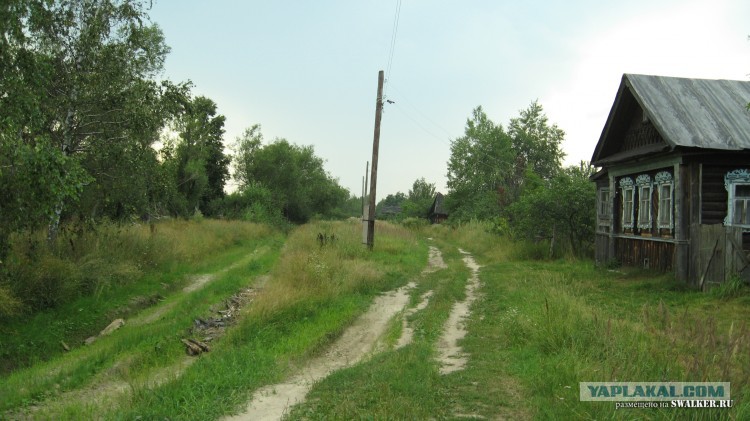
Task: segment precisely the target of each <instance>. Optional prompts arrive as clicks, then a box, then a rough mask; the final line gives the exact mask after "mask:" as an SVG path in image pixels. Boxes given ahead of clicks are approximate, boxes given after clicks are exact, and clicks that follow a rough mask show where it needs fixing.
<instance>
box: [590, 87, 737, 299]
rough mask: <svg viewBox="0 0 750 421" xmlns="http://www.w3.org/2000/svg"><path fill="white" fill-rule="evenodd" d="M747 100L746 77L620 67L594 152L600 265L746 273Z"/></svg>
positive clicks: (681, 273) (715, 274) (690, 275)
mask: <svg viewBox="0 0 750 421" xmlns="http://www.w3.org/2000/svg"><path fill="white" fill-rule="evenodd" d="M749 102H750V82H745V81H732V80H704V79H683V78H674V77H661V76H645V75H634V74H625V75H623V77H622V82H621V83H620V88H619V89H618V91H617V96H616V97H615V101H614V104H613V105H612V109H611V111H610V113H609V117H608V118H607V121H606V124H605V125H604V130H603V131H602V135H601V137H600V138H599V143H598V144H597V145H596V149H595V150H594V154H593V156H592V158H591V163H592V164H593V165H595V166H597V167H601V170H600V171H599V172H598V173H596V174H595V175H594V176H592V179H593V181H594V182H595V183H596V186H597V227H596V261H597V263H599V264H605V263H608V262H610V261H618V262H620V263H622V264H625V265H631V266H644V267H650V268H656V269H660V270H664V271H668V270H673V271H674V273H675V276H676V278H677V279H680V280H684V281H687V282H688V283H690V284H691V285H693V286H696V287H699V288H705V287H706V286H708V285H709V284H711V283H718V282H723V281H724V280H726V279H728V278H729V277H731V276H734V275H735V274H737V273H740V274H741V275H742V276H743V277H745V278H747V277H748V275H749V274H750V268H749V267H748V263H749V262H748V250H750V112H749V111H748V109H747V105H748V103H749Z"/></svg>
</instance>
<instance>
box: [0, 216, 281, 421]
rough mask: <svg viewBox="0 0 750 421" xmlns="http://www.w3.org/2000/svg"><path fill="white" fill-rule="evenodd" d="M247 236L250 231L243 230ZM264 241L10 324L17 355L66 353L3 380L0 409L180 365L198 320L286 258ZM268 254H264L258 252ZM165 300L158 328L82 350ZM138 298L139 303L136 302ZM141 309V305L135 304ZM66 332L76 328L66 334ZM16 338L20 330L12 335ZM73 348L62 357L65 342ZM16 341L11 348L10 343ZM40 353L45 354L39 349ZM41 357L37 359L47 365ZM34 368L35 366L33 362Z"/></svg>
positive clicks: (270, 237)
mask: <svg viewBox="0 0 750 421" xmlns="http://www.w3.org/2000/svg"><path fill="white" fill-rule="evenodd" d="M236 229H237V231H238V232H243V227H242V226H237V227H236ZM244 232H245V233H248V232H255V233H257V234H259V235H257V236H254V237H249V238H246V239H245V240H243V241H239V242H238V243H237V244H236V245H234V246H232V247H229V248H227V249H225V250H224V251H222V250H217V251H216V252H214V253H213V254H208V255H206V256H205V257H204V258H203V259H201V260H200V261H195V262H185V263H183V264H181V265H175V266H172V267H171V268H170V270H169V271H167V272H165V273H154V274H151V275H147V276H146V277H144V278H143V279H141V280H140V281H138V282H133V283H130V284H126V285H121V286H119V287H117V288H112V289H111V290H110V291H109V292H108V293H106V294H102V295H100V296H98V297H95V296H88V297H83V298H81V299H79V300H77V301H74V302H72V303H69V304H66V305H63V306H60V307H58V308H56V309H54V310H50V311H48V312H45V313H40V314H37V315H34V316H32V318H31V320H29V321H28V322H26V323H23V322H22V321H19V322H17V323H16V324H10V325H5V328H6V329H9V326H10V328H14V327H15V332H16V333H15V335H13V334H11V335H10V336H7V337H8V338H10V339H11V340H9V341H8V342H6V343H4V345H3V347H4V349H7V348H11V346H12V345H13V344H21V345H17V346H16V347H15V349H13V348H11V351H12V352H17V353H21V352H23V351H24V349H23V346H22V345H24V344H28V346H31V345H30V344H32V343H34V344H40V343H41V344H44V343H48V344H49V346H50V347H55V349H56V350H57V349H60V351H57V352H54V353H50V354H51V355H49V354H41V355H42V356H44V357H46V358H48V359H49V361H45V362H42V361H38V362H36V363H35V364H33V365H32V366H31V367H28V368H20V369H17V370H15V371H13V372H12V373H10V374H8V375H5V376H4V377H3V379H2V382H0V395H1V396H3V399H2V400H0V411H5V410H8V409H12V408H19V407H23V406H29V405H34V404H36V403H39V402H44V401H46V400H47V399H48V398H50V397H52V400H54V399H55V397H56V396H57V394H58V393H62V392H66V391H70V390H75V389H78V388H81V387H82V386H85V385H88V384H92V382H93V383H96V382H97V381H100V380H105V381H106V380H109V379H110V378H113V379H119V380H121V381H125V382H127V381H135V380H137V379H139V378H141V377H146V376H148V374H149V373H150V372H152V371H153V370H155V369H157V368H159V367H163V366H165V365H169V364H173V363H175V362H176V361H179V360H180V359H181V358H183V355H184V349H183V347H182V344H181V343H180V342H179V339H180V338H181V337H185V336H186V335H187V333H188V329H189V328H190V326H191V325H192V322H193V320H194V319H195V318H196V317H200V316H202V315H204V314H206V313H207V312H208V309H209V307H210V305H212V304H214V303H220V302H221V301H222V300H224V299H225V298H228V297H229V296H231V295H232V294H234V293H235V292H237V291H238V289H240V288H241V287H243V286H245V285H247V284H248V283H251V282H252V280H253V279H254V278H255V277H256V276H258V275H261V274H263V273H267V272H268V271H269V270H270V268H271V266H272V265H273V263H274V262H275V261H276V259H277V257H278V249H279V248H280V246H281V244H282V241H281V240H282V237H281V236H280V235H278V234H274V233H273V232H272V231H270V230H265V229H263V230H260V231H258V230H251V231H244ZM254 250H265V252H263V253H252V252H253V251H254ZM238 261H239V262H242V263H243V264H242V265H236V266H235V267H234V269H232V270H229V271H225V272H223V273H220V274H217V277H216V279H215V280H214V281H213V282H211V283H210V284H208V285H207V286H205V287H204V288H202V289H199V290H197V291H195V292H193V293H190V294H182V293H181V288H182V286H183V285H185V284H186V283H187V282H189V277H187V276H185V275H186V274H187V273H189V272H191V271H195V272H197V273H207V272H208V273H210V272H211V271H217V270H218V269H219V268H226V267H227V266H230V264H236V262H238ZM149 294H158V296H159V297H160V299H159V300H157V301H154V302H150V304H151V305H154V306H157V307H164V308H165V309H168V310H169V311H165V313H164V314H163V315H162V317H161V318H159V319H158V320H157V321H155V322H153V323H148V324H142V325H140V326H136V325H135V324H133V323H126V325H125V326H124V327H123V328H121V329H120V330H119V331H117V332H116V334H113V335H111V336H109V337H102V338H100V339H99V340H97V341H96V342H95V343H94V344H93V345H91V346H88V347H86V346H82V345H80V342H79V341H77V340H75V336H76V335H78V337H79V338H81V337H84V336H85V335H89V334H94V335H95V334H96V333H98V332H99V331H100V330H101V329H103V328H104V327H105V326H106V325H107V324H108V323H109V322H110V321H111V320H112V319H113V318H115V317H125V318H126V320H128V321H132V320H134V319H133V318H131V316H134V315H135V314H136V313H137V312H138V311H139V310H142V308H141V307H142V305H139V304H137V303H140V302H141V300H140V297H144V296H150V295H149ZM134 298H138V299H137V300H135V301H134ZM134 303H136V304H134ZM60 326H63V327H67V328H68V329H69V330H67V331H66V330H62V329H61V328H60ZM12 332H13V331H12ZM55 335H65V336H64V340H65V341H66V342H67V343H69V344H70V345H71V346H72V347H73V349H72V350H71V352H69V353H64V354H63V353H62V351H61V346H60V345H59V340H60V339H59V336H57V337H56V336H55ZM7 343H10V345H6V344H7ZM35 351H37V352H38V350H35ZM42 356H40V355H36V356H35V357H34V358H36V359H37V360H40V359H41V358H42ZM32 362H33V360H32Z"/></svg>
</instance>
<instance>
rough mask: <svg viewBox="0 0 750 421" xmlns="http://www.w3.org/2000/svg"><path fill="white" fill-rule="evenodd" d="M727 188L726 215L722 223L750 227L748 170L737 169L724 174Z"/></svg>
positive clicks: (749, 173)
mask: <svg viewBox="0 0 750 421" xmlns="http://www.w3.org/2000/svg"><path fill="white" fill-rule="evenodd" d="M724 187H725V188H726V189H727V193H728V194H727V197H728V199H727V217H726V219H724V225H732V226H736V227H744V228H748V229H750V172H748V170H747V169H739V170H734V171H730V172H728V173H727V174H726V175H724Z"/></svg>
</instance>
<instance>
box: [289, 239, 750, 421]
mask: <svg viewBox="0 0 750 421" xmlns="http://www.w3.org/2000/svg"><path fill="white" fill-rule="evenodd" d="M425 234H426V235H431V236H433V237H435V238H439V239H440V240H439V241H438V242H437V243H438V244H439V245H440V248H441V249H443V251H444V252H447V253H444V254H445V258H446V261H447V262H448V264H449V266H450V267H449V269H448V270H447V271H444V272H438V273H436V274H433V275H430V276H429V277H427V278H426V279H424V280H423V281H422V283H421V284H420V287H419V290H418V291H414V292H413V296H414V299H415V300H416V297H418V296H419V295H421V293H422V292H423V291H424V290H425V289H426V288H434V289H435V296H434V300H433V301H432V302H431V303H430V305H429V306H428V307H427V309H425V310H424V311H423V312H420V313H417V314H415V315H414V316H413V320H412V323H413V325H414V326H415V327H416V328H417V332H419V333H418V334H417V336H416V338H415V342H414V343H413V344H412V345H409V346H407V347H405V348H402V349H399V350H395V351H389V352H385V353H382V354H380V355H378V356H376V357H374V358H373V359H372V360H370V361H367V362H364V363H362V364H359V365H357V366H354V367H351V368H349V369H346V370H342V371H340V372H338V373H335V374H333V375H331V376H330V377H329V378H327V379H325V380H323V381H321V382H320V383H319V384H318V385H317V386H316V387H315V388H313V390H312V391H311V392H310V394H309V395H308V400H307V402H305V403H304V404H302V405H300V406H298V407H296V408H294V410H293V411H292V413H291V414H290V416H289V419H360V418H364V419H422V418H436V419H442V418H447V419H453V418H455V419H466V418H471V417H484V418H491V419H496V418H498V417H499V418H501V419H685V418H689V419H744V418H746V417H747V416H748V409H749V405H748V403H747V399H746V395H747V390H748V380H749V379H750V368H748V367H750V364H748V363H750V361H749V360H748V359H749V357H750V335H749V334H750V332H748V330H747V323H746V322H745V321H746V320H747V319H748V316H750V307H748V301H749V300H750V293H748V290H747V288H739V287H737V286H736V285H732V286H729V287H727V288H728V289H731V293H725V292H724V291H719V292H716V293H713V294H703V293H700V292H695V291H691V290H688V289H686V288H685V287H684V286H683V285H681V284H678V283H676V282H675V281H673V280H672V278H671V275H669V274H664V275H661V274H656V273H653V272H644V271H640V270H628V269H621V270H619V271H607V270H598V269H595V268H594V267H593V264H592V262H590V261H575V260H558V261H527V260H519V259H518V256H519V254H523V253H525V251H523V250H522V251H521V252H519V251H517V250H515V245H514V244H511V243H509V242H507V241H506V240H504V239H502V238H498V237H494V236H492V235H488V234H486V233H484V232H483V231H481V230H476V229H473V227H469V228H468V229H467V230H463V231H461V230H452V229H450V228H447V227H434V228H432V229H431V230H430V231H427V232H425ZM455 246H461V247H462V248H464V249H466V250H469V251H472V252H473V253H475V256H476V257H477V260H478V261H479V263H480V264H482V265H484V266H483V267H482V269H481V273H480V278H481V281H482V287H481V289H480V298H479V299H478V300H477V301H476V302H475V305H474V307H473V313H472V316H471V319H470V320H469V323H468V328H469V334H468V336H467V337H466V339H465V340H464V341H463V342H462V343H461V344H462V346H463V347H464V349H465V351H466V352H468V353H469V354H470V359H469V364H468V366H467V367H466V369H465V370H463V371H459V372H455V373H452V374H449V375H445V376H440V375H439V374H438V367H437V364H436V363H435V362H434V359H433V358H434V355H435V342H436V339H437V335H438V333H437V331H438V330H439V329H440V328H441V326H442V323H443V321H444V320H445V317H446V314H447V306H448V304H447V303H449V302H452V300H456V299H459V298H460V293H459V289H460V288H461V285H463V284H462V283H460V282H455V281H449V280H448V279H455V278H462V279H465V277H466V274H465V273H461V274H459V271H458V269H457V268H458V265H459V262H458V259H459V257H460V256H457V255H456V253H454V252H452V250H454V248H455ZM449 284H450V285H453V287H448V286H447V285H449ZM441 285H443V286H442V287H441ZM449 291H452V292H449ZM583 381H644V382H645V381H729V382H731V384H732V397H733V399H734V408H732V409H730V410H703V411H696V410H694V409H693V410H690V409H681V410H675V409H671V408H669V409H661V410H641V409H628V410H625V409H620V410H615V405H614V404H613V403H601V402H581V401H580V400H579V382H583Z"/></svg>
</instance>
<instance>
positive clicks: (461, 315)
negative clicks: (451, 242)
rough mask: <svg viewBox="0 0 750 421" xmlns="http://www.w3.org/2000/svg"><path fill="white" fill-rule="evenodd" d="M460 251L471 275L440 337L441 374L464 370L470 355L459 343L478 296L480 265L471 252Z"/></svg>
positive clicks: (438, 347) (438, 345)
mask: <svg viewBox="0 0 750 421" xmlns="http://www.w3.org/2000/svg"><path fill="white" fill-rule="evenodd" d="M459 251H460V252H461V254H463V255H464V264H466V266H467V267H468V268H469V269H471V276H470V277H469V280H468V281H467V282H466V298H465V299H464V300H463V301H459V302H456V303H455V304H453V308H452V309H451V313H450V315H449V316H448V320H447V321H446V322H445V326H444V327H443V334H442V335H440V339H438V343H437V350H438V357H437V358H438V362H439V363H440V374H448V373H453V372H454V371H459V370H463V368H464V367H465V366H466V363H467V362H468V360H469V356H468V355H467V354H466V353H465V352H464V351H463V349H462V348H461V347H460V346H459V345H458V341H460V340H461V339H463V338H464V337H465V336H466V325H465V321H466V318H467V317H468V316H469V314H470V312H471V304H472V303H473V302H474V300H476V298H477V289H478V288H479V268H480V266H479V265H478V264H477V262H475V261H474V258H473V257H472V256H471V255H470V254H469V253H467V252H465V251H463V250H461V249H459Z"/></svg>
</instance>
